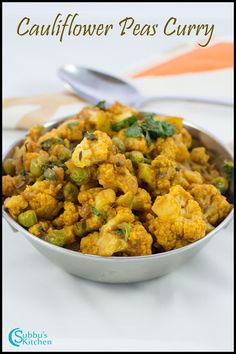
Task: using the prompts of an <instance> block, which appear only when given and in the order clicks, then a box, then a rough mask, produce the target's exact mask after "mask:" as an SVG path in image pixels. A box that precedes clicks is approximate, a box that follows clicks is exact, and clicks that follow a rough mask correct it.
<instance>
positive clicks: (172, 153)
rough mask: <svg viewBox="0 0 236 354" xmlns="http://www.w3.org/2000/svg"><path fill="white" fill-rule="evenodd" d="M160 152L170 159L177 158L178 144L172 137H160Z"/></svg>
mask: <svg viewBox="0 0 236 354" xmlns="http://www.w3.org/2000/svg"><path fill="white" fill-rule="evenodd" d="M156 145H157V150H158V153H159V154H161V155H163V156H165V157H166V158H168V159H170V160H175V158H176V153H177V146H176V144H175V142H174V139H173V138H172V137H169V138H166V139H164V138H158V139H157V142H156Z"/></svg>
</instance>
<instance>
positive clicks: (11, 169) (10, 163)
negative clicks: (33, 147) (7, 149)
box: [3, 159, 16, 176]
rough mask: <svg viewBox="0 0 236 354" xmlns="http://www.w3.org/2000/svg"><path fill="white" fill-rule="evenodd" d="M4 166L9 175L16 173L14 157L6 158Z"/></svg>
mask: <svg viewBox="0 0 236 354" xmlns="http://www.w3.org/2000/svg"><path fill="white" fill-rule="evenodd" d="M3 168H4V171H5V173H6V174H7V175H10V176H14V175H15V173H16V166H15V161H14V159H6V160H5V161H4V162H3Z"/></svg>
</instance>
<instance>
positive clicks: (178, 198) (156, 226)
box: [149, 186, 207, 251]
mask: <svg viewBox="0 0 236 354" xmlns="http://www.w3.org/2000/svg"><path fill="white" fill-rule="evenodd" d="M152 210H153V211H154V213H155V214H156V215H157V216H158V217H157V218H155V219H153V220H151V221H150V225H149V231H150V232H151V233H152V234H153V235H154V236H155V237H156V239H157V242H158V243H159V244H160V245H161V246H162V247H163V248H164V249H165V250H166V251H168V250H171V249H173V248H175V247H176V242H177V240H181V239H185V240H186V241H187V242H194V241H196V240H198V239H200V238H202V237H203V236H205V233H206V229H207V225H206V223H205V221H204V219H203V214H202V211H201V208H200V206H199V204H198V203H197V202H196V201H195V200H193V197H192V196H191V194H190V193H188V192H186V191H185V190H184V189H183V188H182V187H181V186H174V187H171V188H170V192H169V193H168V194H166V195H164V196H161V197H157V198H156V200H155V202H154V204H153V206H152Z"/></svg>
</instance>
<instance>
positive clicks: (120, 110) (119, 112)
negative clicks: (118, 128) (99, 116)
mask: <svg viewBox="0 0 236 354" xmlns="http://www.w3.org/2000/svg"><path fill="white" fill-rule="evenodd" d="M107 111H108V112H110V113H111V114H112V115H113V118H114V120H115V122H119V121H121V120H123V119H125V118H129V117H131V116H137V114H138V112H137V111H136V110H135V109H133V108H131V107H129V106H125V105H123V104H121V103H120V102H115V103H114V104H113V105H112V106H110V107H109V108H108V109H107Z"/></svg>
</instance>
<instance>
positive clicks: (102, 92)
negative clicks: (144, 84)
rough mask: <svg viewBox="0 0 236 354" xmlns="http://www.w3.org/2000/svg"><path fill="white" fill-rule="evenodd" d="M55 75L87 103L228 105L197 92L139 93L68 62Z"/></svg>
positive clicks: (120, 81)
mask: <svg viewBox="0 0 236 354" xmlns="http://www.w3.org/2000/svg"><path fill="white" fill-rule="evenodd" d="M58 75H59V77H60V78H61V79H62V80H63V81H64V82H65V83H66V84H67V85H69V87H70V88H71V89H72V90H73V91H74V92H76V93H77V94H78V95H79V96H80V97H82V98H83V99H85V100H86V101H88V102H89V103H91V104H97V103H98V102H99V101H102V100H106V102H107V103H108V104H112V103H114V102H115V101H120V102H122V103H123V104H126V105H128V106H132V107H135V108H139V107H140V106H142V105H144V104H147V103H149V102H152V101H163V100H176V101H192V102H201V103H207V104H219V105H226V106H232V105H233V102H232V100H231V99H229V98H215V99H214V98H211V97H199V96H148V97H147V96H142V95H141V94H140V93H139V92H138V90H137V89H136V88H135V87H134V86H133V85H132V84H131V83H129V82H127V81H125V80H123V79H121V78H118V77H115V76H113V75H110V74H106V73H104V72H101V71H98V70H94V69H89V68H85V67H79V66H76V65H73V64H68V65H65V66H63V67H61V68H60V69H59V70H58Z"/></svg>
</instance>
